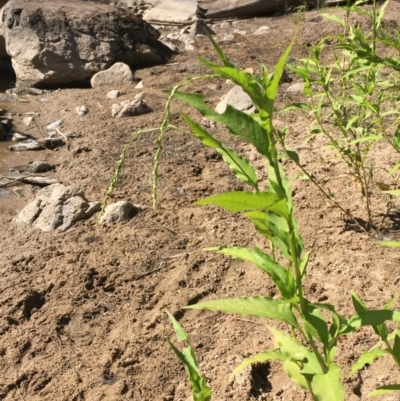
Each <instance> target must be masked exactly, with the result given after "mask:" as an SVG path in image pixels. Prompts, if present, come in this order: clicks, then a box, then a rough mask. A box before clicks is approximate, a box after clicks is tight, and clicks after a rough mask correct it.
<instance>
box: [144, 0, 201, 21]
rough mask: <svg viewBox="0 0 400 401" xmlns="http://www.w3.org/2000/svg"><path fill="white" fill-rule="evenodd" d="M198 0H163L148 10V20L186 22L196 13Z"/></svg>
mask: <svg viewBox="0 0 400 401" xmlns="http://www.w3.org/2000/svg"><path fill="white" fill-rule="evenodd" d="M196 9H197V0H161V1H160V2H159V3H158V4H157V5H156V6H155V7H152V8H151V9H150V10H147V11H146V12H145V13H144V15H143V18H144V19H145V20H146V21H160V22H166V21H170V22H174V23H177V22H178V23H179V22H186V21H190V20H191V19H192V17H193V16H194V15H195V14H196Z"/></svg>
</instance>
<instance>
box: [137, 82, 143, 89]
mask: <svg viewBox="0 0 400 401" xmlns="http://www.w3.org/2000/svg"><path fill="white" fill-rule="evenodd" d="M135 89H143V81H140V82H139V83H138V84H137V85H136V86H135Z"/></svg>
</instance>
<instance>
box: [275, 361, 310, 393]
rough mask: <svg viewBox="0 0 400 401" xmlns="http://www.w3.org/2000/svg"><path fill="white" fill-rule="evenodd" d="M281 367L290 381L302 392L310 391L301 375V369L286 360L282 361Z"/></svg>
mask: <svg viewBox="0 0 400 401" xmlns="http://www.w3.org/2000/svg"><path fill="white" fill-rule="evenodd" d="M282 367H283V369H284V370H285V372H286V374H287V375H288V376H289V378H290V380H292V381H293V382H294V383H296V384H297V385H299V386H300V387H302V388H303V389H304V390H307V391H310V388H309V386H310V384H308V381H307V379H306V377H304V376H303V375H302V373H301V368H300V366H299V365H298V364H297V363H295V362H292V361H291V360H290V359H287V360H285V361H282Z"/></svg>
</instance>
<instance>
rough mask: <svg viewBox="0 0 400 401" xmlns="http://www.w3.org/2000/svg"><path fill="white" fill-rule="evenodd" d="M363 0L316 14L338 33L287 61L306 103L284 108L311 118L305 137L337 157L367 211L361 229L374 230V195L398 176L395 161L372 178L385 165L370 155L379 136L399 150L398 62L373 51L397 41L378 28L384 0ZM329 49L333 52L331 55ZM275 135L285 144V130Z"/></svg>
mask: <svg viewBox="0 0 400 401" xmlns="http://www.w3.org/2000/svg"><path fill="white" fill-rule="evenodd" d="M364 2H365V1H357V2H356V3H355V4H354V5H349V6H347V7H345V8H344V10H345V15H344V16H343V17H341V16H340V15H336V14H332V13H325V14H321V15H322V16H323V17H324V18H325V19H327V20H330V21H333V22H334V23H336V24H338V25H339V26H340V27H341V29H342V33H340V34H338V35H334V36H329V37H326V38H323V39H322V40H321V41H320V42H319V43H317V44H316V45H315V46H312V47H311V50H310V56H309V57H308V58H305V59H301V60H299V61H298V64H297V65H291V66H289V68H290V69H291V70H292V72H294V73H295V74H296V75H297V76H298V77H299V78H301V79H302V80H303V81H304V84H305V87H304V94H305V95H306V96H307V97H308V102H307V103H295V104H292V105H290V106H288V107H286V108H285V111H288V110H293V109H297V110H301V111H303V112H306V113H308V114H309V115H310V116H311V118H312V120H313V123H312V126H311V128H310V136H309V139H312V138H314V137H315V136H316V135H323V136H324V137H325V138H326V139H327V141H328V147H329V148H331V149H333V150H334V154H335V156H336V158H338V159H339V160H341V161H342V162H344V163H345V164H346V165H347V167H348V175H349V176H351V177H352V178H353V180H354V181H355V182H356V184H357V185H358V186H359V187H360V189H361V194H362V197H363V199H364V204H365V210H366V215H367V218H366V221H367V225H366V228H367V229H371V228H373V229H374V228H376V227H377V225H376V220H375V219H374V210H375V208H374V202H373V201H374V195H376V194H377V195H382V192H381V190H387V189H390V188H391V187H393V186H396V185H397V181H398V176H397V177H395V178H393V174H394V173H395V172H396V171H397V170H398V169H399V167H400V164H399V163H397V164H396V166H395V167H394V168H393V169H390V170H386V171H385V182H382V181H379V180H378V179H377V178H376V177H375V176H376V174H375V173H376V170H377V169H378V168H379V169H380V170H383V169H384V168H383V167H379V166H376V165H375V164H374V162H373V160H372V158H371V157H370V156H371V152H372V151H373V149H374V148H375V147H376V145H377V143H378V142H381V141H386V142H387V143H388V144H389V145H390V146H391V147H392V148H393V149H394V150H395V151H397V152H398V153H399V150H400V147H399V137H400V136H399V135H400V131H399V126H400V125H399V124H400V112H399V110H398V108H397V106H396V102H395V99H397V96H398V95H397V90H398V88H399V86H398V83H397V74H395V73H396V72H397V71H398V70H399V68H398V67H399V62H398V60H397V59H395V58H384V57H380V56H378V55H377V53H378V44H380V45H381V46H380V48H382V47H383V50H382V49H380V51H382V52H386V53H388V52H389V50H390V47H394V48H396V50H399V49H400V46H399V44H398V42H397V40H394V39H393V38H391V37H390V35H387V34H384V33H382V30H381V27H382V24H383V17H384V15H385V10H386V7H387V5H388V2H389V0H387V1H386V2H384V3H383V5H382V6H381V7H380V9H379V10H378V8H377V5H376V1H373V4H372V7H371V8H370V10H368V9H366V8H361V7H360V5H361V4H362V3H364ZM352 13H357V14H359V15H361V16H363V17H364V18H366V19H367V22H369V23H370V25H371V29H370V30H369V31H368V32H364V31H363V30H362V28H361V27H359V26H356V25H352V24H351V23H350V15H351V14H352ZM380 33H382V35H384V36H383V37H382V36H380ZM332 41H334V42H336V44H335V45H334V46H333V52H332V48H331V47H330V48H328V49H327V43H331V42H332ZM382 45H384V46H382ZM330 54H333V60H332V57H329V55H330ZM279 140H280V142H281V144H282V145H283V147H284V148H286V145H285V135H284V132H283V134H282V135H280V137H279ZM287 155H288V156H289V158H290V159H291V160H293V161H294V162H295V163H296V164H297V165H299V166H300V167H301V168H302V170H303V172H304V173H306V175H307V176H308V178H309V179H311V180H312V181H313V182H314V183H316V179H315V178H314V177H313V176H312V175H311V174H309V173H308V172H307V171H306V170H305V169H304V168H303V167H302V166H301V162H300V160H299V157H298V155H297V154H296V153H295V152H287ZM318 186H319V188H320V189H321V190H322V192H323V193H324V194H325V195H326V196H327V197H328V198H330V199H331V200H333V201H334V202H335V203H336V204H337V205H339V207H340V208H341V209H342V211H343V212H344V213H346V214H347V215H348V216H349V217H353V216H352V215H351V212H349V210H348V208H347V207H346V205H345V204H344V202H341V201H338V200H337V199H336V198H335V197H334V194H332V192H331V191H330V189H329V188H323V186H322V185H318ZM386 204H387V207H386V209H387V210H386V213H385V214H387V213H388V212H389V210H390V208H391V206H392V205H393V203H392V199H391V197H387V203H386ZM375 214H377V213H376V210H375Z"/></svg>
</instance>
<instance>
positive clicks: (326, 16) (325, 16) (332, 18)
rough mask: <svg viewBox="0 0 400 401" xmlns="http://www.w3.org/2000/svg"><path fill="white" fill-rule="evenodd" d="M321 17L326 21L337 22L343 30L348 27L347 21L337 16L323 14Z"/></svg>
mask: <svg viewBox="0 0 400 401" xmlns="http://www.w3.org/2000/svg"><path fill="white" fill-rule="evenodd" d="M321 16H322V17H324V18H325V19H328V20H330V21H333V22H336V23H337V24H339V25H341V26H342V27H343V28H345V27H346V21H345V20H344V19H343V18H340V17H338V16H337V15H335V14H327V13H323V14H321Z"/></svg>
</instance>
